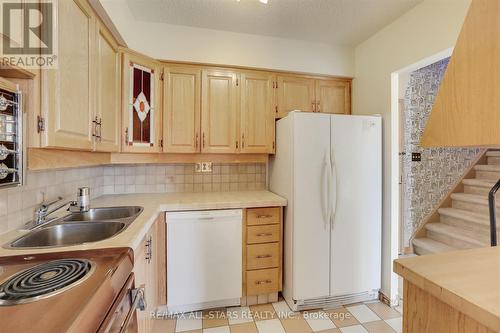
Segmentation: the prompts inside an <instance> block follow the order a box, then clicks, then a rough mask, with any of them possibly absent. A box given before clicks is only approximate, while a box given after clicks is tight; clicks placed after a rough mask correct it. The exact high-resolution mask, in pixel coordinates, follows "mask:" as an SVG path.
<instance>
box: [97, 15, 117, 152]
mask: <svg viewBox="0 0 500 333" xmlns="http://www.w3.org/2000/svg"><path fill="white" fill-rule="evenodd" d="M96 40H97V87H96V89H97V112H96V117H97V118H98V122H99V123H100V125H97V126H96V128H95V130H94V131H95V134H96V135H97V136H96V137H95V140H96V150H98V151H118V149H119V145H120V100H121V95H120V85H121V81H120V80H121V78H120V53H119V52H118V45H117V44H116V42H115V41H114V40H113V37H112V36H111V34H110V33H109V32H108V31H107V30H106V28H104V27H103V26H102V25H101V24H97V39H96Z"/></svg>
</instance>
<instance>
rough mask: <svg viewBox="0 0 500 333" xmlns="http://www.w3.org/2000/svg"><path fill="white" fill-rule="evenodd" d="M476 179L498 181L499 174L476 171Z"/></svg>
mask: <svg viewBox="0 0 500 333" xmlns="http://www.w3.org/2000/svg"><path fill="white" fill-rule="evenodd" d="M476 178H481V179H492V180H498V179H500V172H495V171H483V170H476Z"/></svg>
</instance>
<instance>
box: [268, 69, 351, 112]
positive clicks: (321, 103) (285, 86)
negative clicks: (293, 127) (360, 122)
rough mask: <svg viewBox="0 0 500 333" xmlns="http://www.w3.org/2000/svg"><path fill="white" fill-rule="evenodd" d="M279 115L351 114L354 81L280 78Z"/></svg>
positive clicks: (297, 77) (287, 76) (295, 77)
mask: <svg viewBox="0 0 500 333" xmlns="http://www.w3.org/2000/svg"><path fill="white" fill-rule="evenodd" d="M277 84H278V87H277V89H276V91H277V96H278V110H277V111H278V112H277V114H276V118H282V117H285V116H286V115H287V114H288V112H290V111H293V110H300V111H305V112H323V113H336V114H351V79H337V78H324V79H322V78H312V77H301V76H290V75H283V76H278V83H277Z"/></svg>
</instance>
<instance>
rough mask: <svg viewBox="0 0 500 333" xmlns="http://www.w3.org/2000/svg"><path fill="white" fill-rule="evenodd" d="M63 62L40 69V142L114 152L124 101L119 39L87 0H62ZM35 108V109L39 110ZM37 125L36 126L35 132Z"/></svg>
mask: <svg viewBox="0 0 500 333" xmlns="http://www.w3.org/2000/svg"><path fill="white" fill-rule="evenodd" d="M57 6H58V38H59V47H58V67H57V68H56V69H43V70H41V71H40V76H41V78H40V81H39V82H38V80H35V81H34V82H36V83H37V84H39V85H40V86H39V89H40V96H41V97H40V100H41V102H40V104H41V107H40V109H41V110H39V112H40V113H39V118H38V120H37V128H35V129H33V130H32V131H30V133H29V135H30V136H38V137H39V140H38V139H36V140H35V139H33V138H30V142H32V143H36V145H37V146H40V147H49V148H62V149H78V150H88V151H90V150H96V151H104V152H114V151H118V149H119V142H120V140H119V111H120V103H121V98H120V96H121V92H120V86H121V78H120V55H119V49H118V44H117V43H116V41H115V40H114V38H113V36H112V35H111V34H110V33H109V32H108V31H107V29H106V28H105V27H104V25H103V24H102V23H101V21H100V20H99V19H98V18H97V17H96V14H95V13H94V12H93V10H92V8H91V7H90V6H89V4H88V2H87V1H85V0H68V1H59V2H57ZM31 112H33V113H36V112H37V110H32V111H31ZM35 131H36V132H35Z"/></svg>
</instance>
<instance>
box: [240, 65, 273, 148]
mask: <svg viewBox="0 0 500 333" xmlns="http://www.w3.org/2000/svg"><path fill="white" fill-rule="evenodd" d="M274 80H275V75H273V74H270V73H266V72H243V73H241V92H240V94H241V98H240V101H241V106H240V124H241V126H240V132H241V133H240V138H241V149H240V151H241V152H242V153H272V152H273V142H274V110H273V108H274V89H273V88H274V85H275V81H274Z"/></svg>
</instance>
